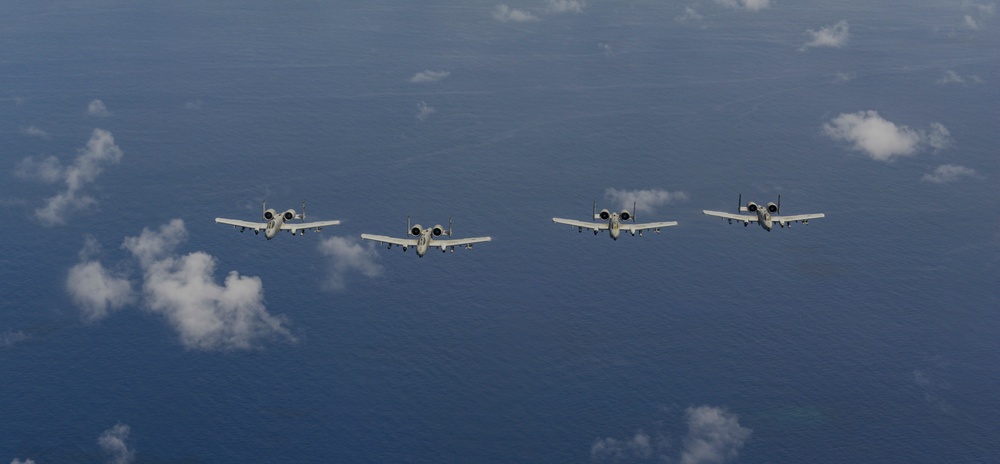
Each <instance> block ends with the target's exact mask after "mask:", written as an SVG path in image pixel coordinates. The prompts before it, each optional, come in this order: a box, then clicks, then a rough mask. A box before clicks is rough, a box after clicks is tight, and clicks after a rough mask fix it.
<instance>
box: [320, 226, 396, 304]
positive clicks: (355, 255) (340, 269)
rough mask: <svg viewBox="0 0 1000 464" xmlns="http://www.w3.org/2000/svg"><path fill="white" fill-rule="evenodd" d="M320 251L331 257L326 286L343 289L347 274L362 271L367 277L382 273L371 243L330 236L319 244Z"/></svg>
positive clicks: (336, 289)
mask: <svg viewBox="0 0 1000 464" xmlns="http://www.w3.org/2000/svg"><path fill="white" fill-rule="evenodd" d="M319 252H320V254H322V255H323V256H326V257H329V258H330V273H329V274H328V275H327V278H326V281H325V282H324V287H325V288H327V289H329V290H334V291H341V290H344V288H345V287H346V285H345V282H346V279H347V276H348V275H350V274H351V273H360V274H362V275H364V276H365V277H378V276H380V275H382V266H381V265H379V264H378V263H377V262H376V261H377V259H378V254H377V253H375V248H374V246H372V245H371V244H370V243H368V244H364V245H362V244H361V243H359V242H358V241H357V240H354V239H347V238H344V237H330V238H328V239H326V240H323V241H322V242H320V244H319Z"/></svg>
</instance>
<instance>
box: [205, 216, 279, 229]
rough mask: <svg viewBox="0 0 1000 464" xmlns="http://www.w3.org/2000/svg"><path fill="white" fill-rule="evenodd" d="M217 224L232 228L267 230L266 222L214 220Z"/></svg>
mask: <svg viewBox="0 0 1000 464" xmlns="http://www.w3.org/2000/svg"><path fill="white" fill-rule="evenodd" d="M215 222H216V223H217V224H228V225H231V226H234V227H245V228H247V229H253V230H257V231H260V230H263V229H266V228H267V223H266V222H250V221H240V220H238V219H226V218H215Z"/></svg>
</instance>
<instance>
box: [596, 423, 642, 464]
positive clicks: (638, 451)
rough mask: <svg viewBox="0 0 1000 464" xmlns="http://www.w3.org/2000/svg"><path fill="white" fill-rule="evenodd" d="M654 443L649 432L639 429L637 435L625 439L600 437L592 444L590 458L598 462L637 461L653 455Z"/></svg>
mask: <svg viewBox="0 0 1000 464" xmlns="http://www.w3.org/2000/svg"><path fill="white" fill-rule="evenodd" d="M653 452H654V450H653V443H652V442H651V440H650V437H649V434H647V433H646V432H643V431H642V430H638V431H636V433H635V436H633V437H632V438H628V439H625V440H619V439H617V438H611V437H608V438H604V439H598V440H597V441H595V442H594V444H593V445H591V446H590V458H591V459H592V460H594V461H598V462H616V463H617V462H636V461H643V460H646V459H649V458H650V457H651V456H652V455H653Z"/></svg>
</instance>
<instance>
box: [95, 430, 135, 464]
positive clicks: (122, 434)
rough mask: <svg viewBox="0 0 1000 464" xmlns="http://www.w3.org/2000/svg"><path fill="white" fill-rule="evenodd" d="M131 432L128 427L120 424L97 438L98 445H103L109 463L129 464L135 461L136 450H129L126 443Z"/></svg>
mask: <svg viewBox="0 0 1000 464" xmlns="http://www.w3.org/2000/svg"><path fill="white" fill-rule="evenodd" d="M130 431H131V428H130V427H129V426H128V425H126V424H122V423H118V424H115V426H114V427H111V428H110V429H107V430H105V431H104V433H102V434H101V436H100V437H98V438H97V444H98V445H101V449H102V450H103V451H104V454H106V455H108V463H110V464H129V463H131V462H132V461H135V450H132V449H131V448H129V447H128V443H127V442H126V441H127V440H128V434H129V432H130Z"/></svg>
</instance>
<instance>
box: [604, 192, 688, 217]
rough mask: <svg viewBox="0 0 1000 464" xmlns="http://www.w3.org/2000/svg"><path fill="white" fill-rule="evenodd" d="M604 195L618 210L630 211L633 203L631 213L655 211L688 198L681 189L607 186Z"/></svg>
mask: <svg viewBox="0 0 1000 464" xmlns="http://www.w3.org/2000/svg"><path fill="white" fill-rule="evenodd" d="M604 196H606V197H608V199H610V200H611V201H612V203H614V204H615V205H617V206H616V208H618V209H619V210H623V209H627V210H630V211H631V210H632V205H633V204H635V209H636V211H632V212H633V213H636V212H638V211H642V212H643V213H653V212H655V211H656V208H659V207H661V206H665V205H669V204H671V203H676V202H678V201H685V200H687V199H688V195H687V193H684V192H681V191H677V192H668V191H666V190H661V189H642V190H618V189H615V188H608V189H606V190H605V191H604Z"/></svg>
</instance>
